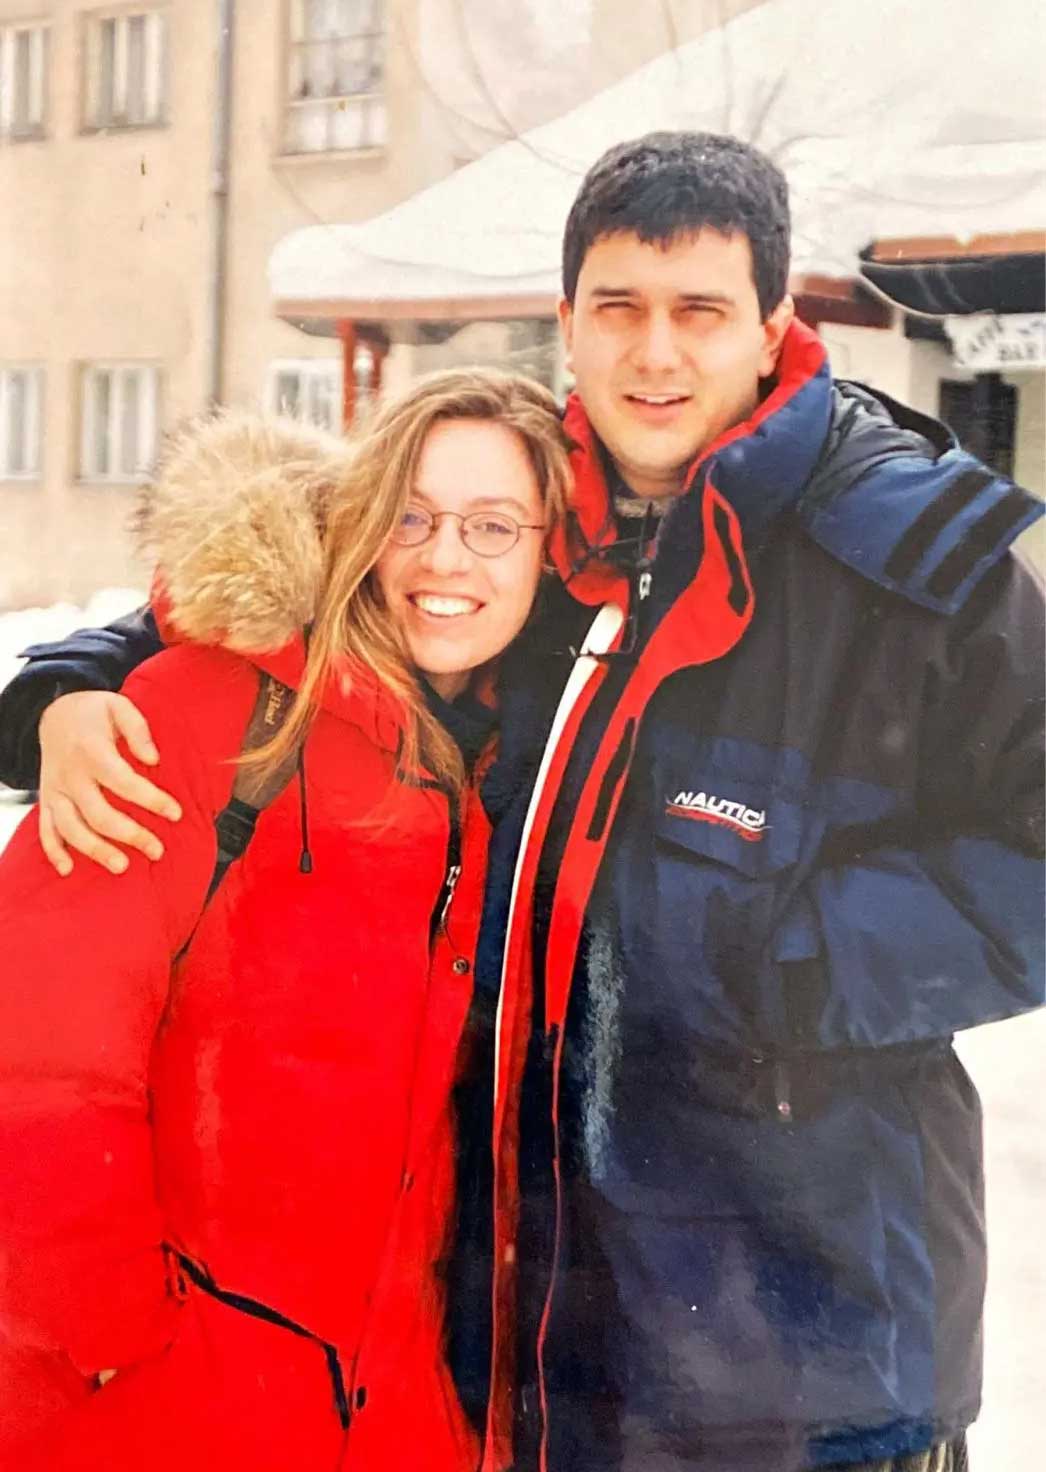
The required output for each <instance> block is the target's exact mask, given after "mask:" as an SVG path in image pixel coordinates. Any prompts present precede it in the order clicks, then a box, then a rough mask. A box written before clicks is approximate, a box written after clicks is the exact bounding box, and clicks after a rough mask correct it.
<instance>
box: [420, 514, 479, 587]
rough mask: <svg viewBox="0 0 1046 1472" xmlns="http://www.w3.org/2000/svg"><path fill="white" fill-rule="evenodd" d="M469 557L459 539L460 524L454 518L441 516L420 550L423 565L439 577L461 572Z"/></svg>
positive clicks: (467, 550) (465, 566)
mask: <svg viewBox="0 0 1046 1472" xmlns="http://www.w3.org/2000/svg"><path fill="white" fill-rule="evenodd" d="M470 556H471V553H470V552H469V549H468V548H467V547H466V546H465V543H464V542H463V541H462V539H461V522H460V521H459V520H458V519H457V517H456V516H441V517H440V518H439V519H438V521H437V522H436V524H435V526H434V527H433V528H432V535H431V536H430V537H429V539H428V541H426V542H425V543H424V544H423V546H422V548H421V557H422V563H423V565H424V566H425V567H427V568H428V569H429V570H430V571H431V572H434V573H438V574H439V575H440V576H441V577H448V576H450V575H451V574H452V573H456V572H461V571H463V570H464V569H465V568H467V567H468V566H469V558H470Z"/></svg>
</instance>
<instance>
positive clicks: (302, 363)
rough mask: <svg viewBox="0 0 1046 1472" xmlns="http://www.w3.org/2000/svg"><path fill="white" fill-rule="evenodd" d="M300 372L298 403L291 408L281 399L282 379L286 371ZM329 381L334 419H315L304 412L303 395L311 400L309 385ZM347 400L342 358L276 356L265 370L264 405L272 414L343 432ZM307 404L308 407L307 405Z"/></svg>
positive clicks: (332, 431) (331, 430)
mask: <svg viewBox="0 0 1046 1472" xmlns="http://www.w3.org/2000/svg"><path fill="white" fill-rule="evenodd" d="M291 373H294V374H297V376H298V379H299V384H298V406H297V408H295V409H288V408H286V407H285V405H284V404H283V403H282V401H281V400H280V398H279V380H280V377H281V376H282V375H284V374H291ZM323 379H326V380H328V391H329V396H330V398H329V401H330V404H331V406H332V418H331V419H330V420H329V421H328V420H323V419H316V418H314V417H312V415H311V414H303V413H301V404H302V400H303V398H305V399H306V400H307V399H308V386H309V385H310V383H315V382H317V381H319V380H323ZM343 401H344V366H343V364H342V360H341V357H340V356H338V357H334V356H331V357H329V358H320V357H316V358H273V359H272V361H271V362H270V363H269V366H268V369H267V372H266V382H265V405H266V408H267V409H268V411H269V413H270V414H283V415H287V416H289V417H290V418H293V419H301V420H303V422H305V423H307V424H317V425H319V427H320V428H321V429H327V430H330V432H331V433H332V434H340V433H341V429H342V403H343ZM307 407H308V406H307Z"/></svg>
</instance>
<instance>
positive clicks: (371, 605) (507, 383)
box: [244, 368, 571, 790]
mask: <svg viewBox="0 0 1046 1472" xmlns="http://www.w3.org/2000/svg"><path fill="white" fill-rule="evenodd" d="M460 419H466V420H468V419H473V420H485V421H489V422H492V423H495V424H501V425H504V426H505V428H506V429H510V430H512V431H513V433H515V434H517V435H518V436H519V438H520V440H521V441H522V443H523V445H524V447H525V449H526V451H527V454H528V456H529V459H530V463H531V465H532V466H533V469H534V474H535V476H536V479H537V483H538V486H539V488H540V490H541V494H542V499H543V502H544V507H545V517H546V523H547V526H548V528H549V530H550V531H551V530H552V528H553V527H554V526H556V525H557V524H558V523H559V521H560V520H561V519H562V517H563V516H564V515H565V512H566V507H567V501H568V498H569V494H570V487H571V471H570V462H569V459H568V452H569V448H570V442H569V440H568V438H567V436H566V434H565V432H564V430H563V426H562V422H561V419H560V415H559V412H558V410H557V407H556V402H555V399H554V398H553V397H552V395H551V394H550V393H549V391H548V390H547V389H545V388H543V387H542V386H541V385H540V384H538V383H535V382H534V381H533V380H532V379H529V378H524V377H523V376H522V375H519V374H513V373H503V372H498V371H496V370H493V369H486V368H484V369H479V368H474V369H452V370H448V371H444V372H439V373H433V374H430V375H429V376H427V377H425V378H422V379H419V380H417V381H416V382H415V383H414V384H413V385H412V386H411V387H410V389H408V390H407V391H406V392H405V393H404V394H402V395H401V396H400V397H398V398H396V399H395V400H393V401H391V402H389V403H387V404H386V405H385V406H384V407H383V408H381V409H380V410H379V411H378V412H377V413H376V414H375V415H374V417H373V418H372V419H370V420H369V421H368V423H367V425H366V428H365V429H364V430H363V431H362V432H361V433H360V434H359V436H358V438H357V439H355V441H354V442H353V453H352V458H351V467H350V470H349V472H348V475H347V478H346V479H345V480H344V482H343V483H342V484H340V485H338V486H336V487H335V488H334V489H333V491H332V493H331V496H330V500H329V502H328V504H327V508H326V526H325V531H324V553H325V567H324V575H323V580H322V586H321V591H320V596H319V601H318V605H317V609H316V616H315V619H314V622H313V626H312V629H311V632H310V635H309V638H308V647H307V656H306V661H305V670H304V675H303V678H302V681H301V685H300V687H299V689H298V692H297V694H296V696H295V699H294V702H293V704H292V706H291V709H290V713H289V715H288V717H287V720H286V722H285V724H284V725H283V727H282V729H281V730H280V732H279V734H278V735H277V736H276V737H275V738H274V739H273V740H272V741H271V742H269V743H268V744H267V745H266V746H263V747H261V748H260V749H259V750H258V751H257V752H255V753H253V754H252V755H251V756H249V757H246V758H245V759H244V761H245V763H246V764H248V765H250V766H255V765H258V766H261V767H263V768H264V769H265V770H271V769H273V768H275V767H278V766H280V765H281V763H283V762H285V761H287V760H288V759H289V758H290V756H291V754H292V753H293V751H294V750H295V749H296V748H297V747H299V746H300V744H301V742H302V740H303V739H304V736H305V733H306V731H307V729H308V726H309V723H310V721H311V720H312V717H313V715H314V713H315V710H316V708H317V706H318V703H319V695H320V692H321V691H322V690H323V688H324V686H325V684H326V682H327V681H328V680H329V679H331V678H332V677H334V676H337V677H339V678H348V679H350V680H351V678H352V674H351V671H352V668H353V666H356V667H357V668H359V667H363V668H365V669H368V670H370V671H372V672H373V674H375V675H376V676H377V678H378V679H379V680H380V681H381V683H382V684H383V685H384V686H385V688H386V689H387V690H388V691H389V692H390V693H391V695H392V696H393V697H394V698H395V699H396V700H397V701H398V703H399V705H400V706H401V708H402V711H403V713H404V724H403V745H402V750H401V758H400V760H401V766H402V767H403V768H404V769H405V770H407V771H411V770H414V769H415V768H416V767H417V766H418V765H419V763H421V764H424V766H425V768H426V769H427V770H428V771H429V772H430V773H431V774H432V776H434V777H435V778H436V779H437V781H439V782H440V783H442V784H444V785H446V786H448V787H450V788H452V789H455V790H456V789H458V788H459V787H460V786H461V783H462V781H463V778H464V772H463V768H462V761H461V756H460V753H459V751H458V748H457V746H456V744H455V742H454V741H453V739H452V738H451V737H450V736H449V735H448V733H447V731H446V730H445V729H444V727H443V726H442V724H441V723H440V722H439V721H438V720H437V719H436V717H435V716H433V715H432V713H431V711H430V710H429V708H428V706H427V705H426V703H425V699H424V696H423V694H422V692H421V689H420V688H419V684H418V679H417V675H416V672H415V670H414V668H413V666H412V664H411V659H410V654H409V652H408V649H407V645H406V641H405V639H404V637H403V635H402V633H401V631H400V629H399V628H398V627H397V625H396V623H395V621H394V620H393V618H392V616H391V615H390V613H389V610H388V608H387V606H386V604H385V600H384V598H383V596H382V593H381V589H380V586H379V584H378V580H377V579H376V578H375V577H373V576H371V573H372V570H373V568H374V564H375V562H376V561H377V559H378V557H379V556H380V555H381V553H382V552H383V551H384V549H385V546H386V544H387V543H388V540H389V537H390V535H391V533H392V531H393V530H394V528H395V527H396V525H397V524H398V523H399V521H400V520H401V518H402V516H403V512H404V510H405V508H406V505H407V502H408V500H409V498H410V496H411V494H412V492H413V490H414V485H415V481H416V478H417V470H418V462H419V459H420V457H421V452H422V448H423V446H424V443H425V439H426V437H427V435H428V433H429V431H430V430H431V429H432V427H433V425H435V424H437V423H439V422H440V421H443V420H460Z"/></svg>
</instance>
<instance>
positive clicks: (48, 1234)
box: [0, 655, 228, 1376]
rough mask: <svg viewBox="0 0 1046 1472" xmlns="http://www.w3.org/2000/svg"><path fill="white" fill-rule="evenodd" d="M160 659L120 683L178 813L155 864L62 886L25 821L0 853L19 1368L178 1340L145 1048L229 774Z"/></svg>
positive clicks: (91, 1365)
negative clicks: (188, 717) (185, 716)
mask: <svg viewBox="0 0 1046 1472" xmlns="http://www.w3.org/2000/svg"><path fill="white" fill-rule="evenodd" d="M168 658H171V659H176V656H174V655H171V656H165V658H164V659H162V660H160V661H154V663H153V664H152V665H151V666H150V667H149V668H148V669H147V670H144V671H142V673H141V674H140V675H135V676H134V677H132V679H131V681H130V682H129V683H128V686H127V693H128V695H129V696H130V697H131V698H132V699H134V700H135V701H136V702H137V703H138V704H139V705H140V707H141V709H142V711H143V713H144V714H145V715H146V718H147V719H148V720H149V722H150V724H151V725H152V727H153V730H154V731H155V733H156V736H157V740H158V743H159V747H160V751H161V767H160V776H161V780H162V781H163V782H164V784H165V786H167V787H168V788H169V790H170V791H172V792H173V793H175V794H176V795H177V797H178V800H179V801H180V803H181V805H182V808H183V810H184V816H183V818H182V821H181V822H180V823H178V824H175V825H172V829H171V834H170V835H169V837H168V847H167V851H166V853H165V856H164V858H163V859H162V860H160V861H159V862H158V863H156V864H155V865H153V864H150V863H148V862H147V861H145V860H143V859H142V858H141V857H140V856H139V855H136V854H132V855H131V860H130V868H129V870H128V871H127V872H126V873H125V874H124V875H123V876H121V877H119V878H117V877H114V876H112V875H109V874H107V873H105V872H104V871H103V870H102V869H100V868H99V867H98V866H97V865H95V864H78V865H77V866H76V867H75V868H74V869H73V871H72V873H71V874H70V875H69V877H68V878H66V879H59V878H58V876H57V875H56V874H55V873H54V871H53V870H51V868H50V865H49V864H48V863H47V862H46V860H45V859H44V858H43V855H42V854H41V852H40V850H39V845H38V843H37V842H36V836H35V833H34V832H33V831H32V828H33V825H32V824H31V823H23V824H22V826H21V828H20V829H19V830H18V831H17V832H16V833H15V834H14V836H13V838H12V840H11V842H10V844H9V846H8V848H7V850H6V851H5V853H4V854H3V856H2V857H0V958H2V959H0V1341H6V1351H7V1353H8V1356H9V1357H10V1356H11V1355H13V1356H14V1358H15V1360H18V1357H19V1356H20V1357H21V1363H22V1365H23V1367H24V1365H26V1364H31V1363H32V1362H34V1361H38V1362H39V1363H41V1364H43V1363H45V1362H46V1361H47V1359H48V1358H49V1357H50V1359H51V1360H52V1361H53V1363H54V1364H57V1365H64V1366H66V1368H67V1370H68V1369H69V1367H70V1366H71V1367H72V1368H74V1369H75V1370H76V1371H78V1372H79V1373H80V1375H83V1376H91V1375H94V1374H95V1373H97V1372H98V1371H99V1370H102V1369H107V1368H119V1367H121V1366H126V1365H128V1364H130V1363H132V1362H133V1361H135V1360H138V1359H140V1358H142V1357H145V1356H148V1355H149V1354H151V1353H153V1352H155V1351H157V1350H158V1349H159V1348H161V1347H162V1346H163V1345H164V1344H165V1343H167V1342H168V1341H169V1340H170V1338H171V1336H172V1333H173V1324H174V1316H175V1314H176V1312H177V1308H176V1304H175V1302H174V1300H173V1299H171V1298H169V1297H168V1295H167V1292H166V1286H165V1263H164V1257H163V1252H162V1247H161V1244H162V1242H163V1238H164V1223H163V1218H162V1215H161V1211H160V1209H159V1207H158V1204H157V1201H156V1196H155V1190H154V1179H153V1160H152V1142H151V1134H150V1125H149V1104H148V1068H149V1055H150V1049H151V1045H152V1042H153V1039H154V1036H155V1034H156V1031H157V1028H158V1026H159V1023H160V1019H161V1016H162V1014H163V1011H164V1007H165V1004H166V1000H167V993H168V977H169V972H170V965H171V958H172V956H174V955H176V954H177V952H178V950H179V949H180V948H181V946H182V944H183V943H184V941H185V940H186V938H187V937H188V936H189V934H190V933H191V931H192V928H193V926H194V924H195V921H196V919H197V917H198V915H199V912H200V910H201V907H202V904H203V899H204V895H205V892H206V889H207V884H208V881H209V879H210V875H211V872H212V868H213V864H214V857H215V841H214V836H213V813H214V810H215V801H216V800H217V801H218V803H219V805H220V801H221V800H222V799H220V798H218V797H217V787H216V783H220V782H221V780H222V777H221V775H220V772H221V768H220V767H219V764H218V763H216V762H214V761H211V760H208V759H207V758H205V757H204V755H203V754H202V753H201V750H200V747H201V741H200V739H199V733H198V732H190V731H189V730H187V729H186V727H185V726H184V725H182V724H181V721H180V720H179V717H178V709H179V705H178V702H177V701H176V699H175V698H174V695H175V690H174V687H173V686H172V685H171V683H170V681H168V680H165V678H164V676H165V673H166V671H165V669H164V665H165V663H166V659H168ZM226 755H228V753H226ZM52 1369H53V1365H52Z"/></svg>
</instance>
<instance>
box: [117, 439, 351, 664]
mask: <svg viewBox="0 0 1046 1472" xmlns="http://www.w3.org/2000/svg"><path fill="white" fill-rule="evenodd" d="M350 463H351V452H350V449H349V446H348V444H347V443H346V442H345V441H344V440H341V439H339V438H338V437H337V436H335V435H332V434H329V433H327V432H326V431H325V430H321V429H317V428H314V427H313V426H311V425H308V424H303V423H301V422H300V421H298V420H294V419H288V418H279V417H276V416H267V417H263V416H261V415H258V414H249V413H246V412H242V411H238V410H223V411H221V412H219V413H217V414H212V415H208V416H207V417H205V418H201V419H196V420H193V421H191V422H190V423H188V424H187V425H185V427H184V428H182V429H181V430H179V431H178V432H176V433H175V434H174V435H172V436H171V438H170V439H169V441H168V442H167V445H166V447H165V451H164V454H163V456H162V459H161V462H160V465H159V468H158V471H157V474H156V477H155V479H154V481H153V483H152V484H151V485H150V486H148V487H147V488H146V490H145V493H144V496H143V502H142V506H141V510H140V514H139V518H138V530H139V535H140V540H141V543H142V546H143V547H144V548H145V549H146V551H147V552H148V553H151V554H152V555H153V556H154V557H155V561H156V577H157V581H158V583H159V586H160V588H161V589H162V592H163V599H164V603H165V607H166V618H167V620H168V621H169V623H170V625H171V627H172V629H173V630H174V631H176V632H177V633H178V634H180V635H181V636H182V637H183V638H186V639H191V640H194V641H196V642H198V643H205V644H222V645H224V646H225V647H226V648H228V649H233V650H236V651H237V652H239V653H241V654H250V653H255V654H257V653H262V652H264V651H267V650H274V649H279V648H282V646H283V645H285V644H286V643H287V642H288V641H289V640H290V639H292V638H293V637H294V636H295V635H296V634H300V633H301V630H302V628H303V626H304V625H305V624H307V623H309V622H310V621H311V620H312V618H313V616H314V614H315V610H316V601H317V596H318V592H319V588H320V584H321V580H322V577H323V563H324V553H323V532H324V526H325V522H326V510H327V506H328V504H329V501H330V497H331V494H332V492H333V491H334V490H335V489H336V488H337V486H338V485H339V484H341V483H342V482H343V481H344V479H345V476H346V474H347V472H348V469H349V466H350Z"/></svg>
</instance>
